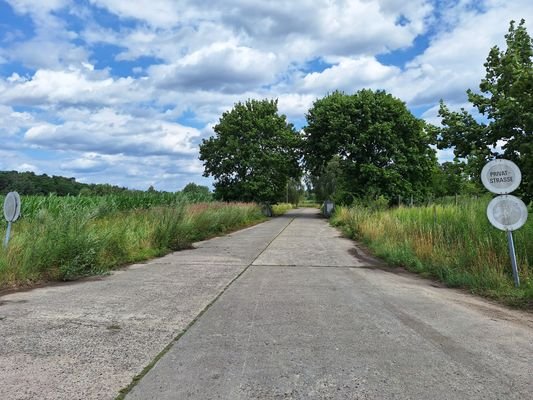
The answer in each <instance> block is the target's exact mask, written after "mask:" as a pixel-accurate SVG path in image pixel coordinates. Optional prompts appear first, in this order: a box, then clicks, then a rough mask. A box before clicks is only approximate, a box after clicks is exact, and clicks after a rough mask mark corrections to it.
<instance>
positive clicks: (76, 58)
mask: <svg viewBox="0 0 533 400" xmlns="http://www.w3.org/2000/svg"><path fill="white" fill-rule="evenodd" d="M521 18H525V19H526V22H527V24H526V25H527V27H528V30H529V32H530V33H531V32H532V27H531V21H533V3H532V2H531V1H524V0H514V1H503V0H486V1H470V0H411V1H405V0H374V1H373V0H346V1H340V0H339V1H329V0H293V1H290V2H287V1H266V2H265V1H261V2H259V1H252V0H228V1H222V0H219V1H214V0H204V1H202V2H198V1H189V0H179V1H178V0H132V1H123V0H77V1H75V0H40V1H35V0H0V138H1V139H2V144H3V146H2V147H0V170H18V171H34V172H36V173H39V174H41V173H46V174H49V175H63V176H69V177H71V176H73V177H76V179H77V180H79V181H82V182H92V183H111V184H115V185H120V186H127V187H130V188H137V189H146V188H148V187H149V186H150V185H153V186H155V187H156V188H157V189H160V190H170V191H174V190H178V189H181V188H182V187H183V186H184V185H186V184H187V183H188V182H196V183H199V184H209V183H210V180H209V179H208V178H203V177H202V172H203V168H202V164H201V162H200V161H199V160H198V144H199V143H200V142H201V140H202V138H206V137H209V136H210V135H211V134H212V132H213V131H212V126H213V125H214V124H216V122H217V121H218V118H219V117H220V115H221V114H222V112H224V111H225V110H228V109H230V108H231V107H232V106H233V104H234V103H235V102H237V101H244V100H246V99H249V98H260V99H262V98H277V99H279V108H280V112H282V113H284V114H286V115H287V117H288V119H289V121H291V122H293V123H294V124H295V125H296V126H297V127H301V126H303V125H304V124H305V113H306V111H307V110H308V109H309V107H310V106H311V105H312V103H313V101H314V100H315V99H317V98H320V97H323V96H324V95H325V94H327V93H328V92H331V91H333V90H337V89H339V90H344V91H346V92H348V93H353V92H355V91H357V90H359V89H362V88H372V89H384V90H386V91H388V92H390V93H392V94H393V95H395V96H397V97H399V98H401V99H402V100H403V101H405V102H406V103H407V105H408V107H409V108H410V109H411V111H412V112H413V113H414V114H415V115H417V116H418V117H421V118H424V119H426V120H427V121H429V122H432V123H438V122H439V121H438V118H437V109H438V101H439V99H441V98H442V99H444V101H445V102H446V103H447V104H448V105H449V106H450V107H451V108H452V109H454V108H459V107H468V104H467V102H466V95H465V90H466V89H467V88H472V89H477V87H478V85H479V81H480V79H481V78H482V77H483V74H484V69H483V62H484V61H485V58H486V57H487V55H488V52H489V49H490V48H491V47H492V46H493V45H499V46H500V47H501V46H503V43H504V34H505V33H506V31H507V29H508V27H509V21H510V20H512V19H514V20H517V21H518V20H520V19H521ZM450 157H451V153H450V151H443V152H439V158H440V159H441V160H446V159H449V158H450Z"/></svg>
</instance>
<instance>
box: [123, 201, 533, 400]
mask: <svg viewBox="0 0 533 400" xmlns="http://www.w3.org/2000/svg"><path fill="white" fill-rule="evenodd" d="M291 218H293V219H292V220H291ZM285 221H286V222H287V223H288V225H287V226H286V227H285V229H284V230H283V231H282V232H281V233H280V234H279V235H278V236H277V237H276V238H275V239H274V240H273V241H272V242H271V243H270V244H269V245H268V247H266V249H265V250H264V251H263V252H261V253H260V254H258V256H257V257H256V258H255V259H254V261H253V263H252V265H251V266H250V267H249V268H247V269H246V270H245V272H244V273H243V274H242V275H241V276H240V277H239V278H238V279H237V280H235V281H234V282H233V283H232V284H231V285H230V286H229V287H228V288H227V290H225V292H224V293H223V294H222V295H221V296H220V298H218V300H217V301H216V302H214V303H213V305H212V306H211V307H210V308H209V309H208V310H207V311H206V312H205V313H204V314H203V315H202V316H201V317H200V318H199V319H198V320H197V321H196V322H195V323H194V324H193V325H192V326H191V327H190V329H189V330H188V331H187V332H186V333H185V334H184V335H183V336H182V337H181V338H180V339H179V340H178V341H177V342H176V343H175V344H174V345H173V346H172V347H171V348H170V350H169V351H168V352H167V353H166V354H165V355H164V356H163V357H162V358H161V359H160V360H159V362H158V363H157V364H156V365H155V367H154V368H153V369H151V370H150V371H149V372H148V374H147V375H146V376H144V378H143V379H141V380H140V382H139V384H138V385H137V386H135V387H134V388H133V390H132V391H131V392H130V393H129V395H128V396H127V399H130V400H133V399H158V400H163V399H228V400H234V399H531V398H533V316H532V315H531V314H528V313H521V312H517V311H510V310H507V309H505V308H503V307H500V306H496V305H493V304H491V303H489V302H487V301H484V300H481V299H478V298H475V297H473V296H470V295H467V294H465V293H462V292H460V291H456V290H449V289H444V288H439V287H438V286H439V285H435V284H434V283H432V282H430V281H428V280H424V279H420V278H417V277H414V276H412V275H410V274H408V273H400V274H398V273H393V272H389V271H386V270H384V269H382V268H380V266H379V262H378V261H377V260H374V259H372V258H371V257H368V256H365V255H364V252H363V251H362V250H361V249H358V248H357V246H355V245H354V244H353V243H352V242H350V241H348V240H345V239H342V238H340V237H339V234H338V232H337V231H336V230H334V229H332V228H330V227H329V226H328V225H327V223H326V221H324V220H322V219H318V218H317V217H316V210H298V211H295V212H292V213H291V214H289V215H288V216H287V217H286V219H285ZM234 243H235V244H237V242H234Z"/></svg>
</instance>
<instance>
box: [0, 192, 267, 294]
mask: <svg viewBox="0 0 533 400" xmlns="http://www.w3.org/2000/svg"><path fill="white" fill-rule="evenodd" d="M67 201H69V200H67ZM262 220H264V217H263V216H262V214H261V210H260V208H259V207H258V206H257V205H255V204H244V203H196V204H188V203H186V202H184V201H182V202H177V203H174V204H173V205H172V206H159V205H158V206H154V207H150V208H134V209H130V210H125V211H116V210H115V211H113V212H102V207H101V205H97V206H96V207H87V208H79V209H76V208H72V207H63V208H62V209H61V210H60V212H59V213H56V212H55V211H50V210H48V209H47V208H42V209H40V210H38V211H36V212H35V214H34V216H33V217H25V218H23V219H22V220H21V221H20V222H17V223H16V224H15V225H14V227H13V236H12V240H11V241H10V244H9V247H8V249H7V251H6V250H4V249H1V250H0V289H4V288H8V287H15V286H27V285H31V284H34V283H37V282H41V281H47V280H72V279H76V278H78V277H82V276H88V275H95V274H101V273H104V272H106V271H109V270H110V269H112V268H114V267H117V266H120V265H124V264H127V263H131V262H136V261H141V260H146V259H149V258H153V257H156V256H161V255H163V254H166V253H168V252H170V251H173V250H180V249H184V248H187V247H189V246H190V245H191V243H192V242H194V241H198V240H202V239H206V238H209V237H213V236H215V235H219V234H222V233H225V232H228V231H230V230H235V229H238V228H241V227H245V226H248V225H251V224H253V223H257V222H259V221H262ZM1 234H2V235H3V234H5V226H4V230H2V232H1Z"/></svg>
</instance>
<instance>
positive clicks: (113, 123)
mask: <svg viewBox="0 0 533 400" xmlns="http://www.w3.org/2000/svg"><path fill="white" fill-rule="evenodd" d="M68 114H69V116H70V119H69V120H67V121H66V122H64V123H63V124H50V123H46V124H45V123H43V124H40V125H36V126H33V127H32V128H30V129H28V130H27V132H26V133H25V135H24V140H25V142H26V143H28V144H30V145H34V146H39V147H43V148H47V149H55V150H77V151H84V152H96V153H99V154H130V155H135V156H138V157H143V156H146V155H176V156H179V155H182V156H190V155H193V154H196V151H197V149H196V148H195V147H193V146H192V141H193V140H194V139H195V138H196V137H199V136H200V132H199V131H198V130H197V129H194V128H191V127H186V126H183V125H180V124H177V123H171V122H167V121H161V120H154V119H145V118H139V117H134V116H132V115H128V114H119V113H117V112H115V111H113V110H112V109H109V108H104V109H101V110H98V111H92V112H90V111H88V110H80V109H78V110H76V109H71V110H69V111H68Z"/></svg>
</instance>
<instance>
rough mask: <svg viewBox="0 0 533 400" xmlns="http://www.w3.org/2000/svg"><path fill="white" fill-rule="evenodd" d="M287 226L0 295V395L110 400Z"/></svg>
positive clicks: (280, 223)
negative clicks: (98, 274) (79, 278)
mask: <svg viewBox="0 0 533 400" xmlns="http://www.w3.org/2000/svg"><path fill="white" fill-rule="evenodd" d="M290 221H291V219H290V218H278V219H274V220H272V221H269V222H267V223H264V224H261V225H258V226H255V227H252V228H249V229H245V230H243V231H240V232H236V233H234V234H232V235H230V236H228V237H221V238H215V239H213V240H210V241H205V242H200V243H197V244H196V247H197V248H196V249H195V250H190V251H185V252H178V253H174V254H170V255H168V256H166V257H162V258H160V259H157V260H153V261H150V262H148V263H145V264H137V265H133V266H131V267H129V268H127V269H124V270H119V271H116V272H114V273H112V274H111V275H110V276H107V277H101V278H96V279H92V280H86V281H81V282H75V283H69V284H61V285H54V286H49V287H44V288H40V289H35V290H32V291H28V292H19V293H13V294H9V295H5V296H2V297H0V398H1V399H2V400H11V399H21V400H22V399H28V400H29V399H50V400H52V399H53V400H58V399H69V400H70V399H84V400H85V399H114V398H115V397H116V396H117V395H118V393H119V390H120V389H122V388H124V387H126V386H127V385H128V384H129V383H130V382H131V381H132V379H133V377H134V376H135V375H137V374H138V373H140V372H141V371H142V370H143V368H144V367H145V366H146V365H148V364H149V363H150V362H151V361H152V360H153V359H154V358H155V357H156V355H157V354H158V353H159V352H160V351H161V350H162V349H164V348H165V346H167V345H168V344H169V343H170V342H171V341H172V340H173V339H174V338H175V337H176V336H177V335H178V334H179V333H180V332H181V331H182V330H183V329H184V328H185V327H186V326H187V325H188V324H189V323H191V321H193V320H194V318H196V317H197V316H198V314H199V313H200V312H201V311H202V310H203V309H204V308H205V307H206V306H207V305H208V304H209V303H210V302H211V301H212V300H213V299H214V298H215V297H216V296H217V295H219V294H220V292H221V291H222V290H223V289H224V288H225V287H226V286H227V285H228V284H229V283H230V282H231V281H232V280H233V279H234V278H235V277H236V276H238V274H240V273H241V272H242V271H243V270H244V269H245V268H246V267H247V266H248V265H249V264H250V263H251V262H252V261H253V260H254V259H255V258H256V257H257V255H258V254H260V253H261V251H263V250H264V249H265V247H266V246H267V245H268V243H269V242H270V241H271V240H272V239H273V238H274V237H276V235H278V234H279V232H280V231H281V230H282V229H284V228H285V227H286V226H287V224H289V222H290Z"/></svg>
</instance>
